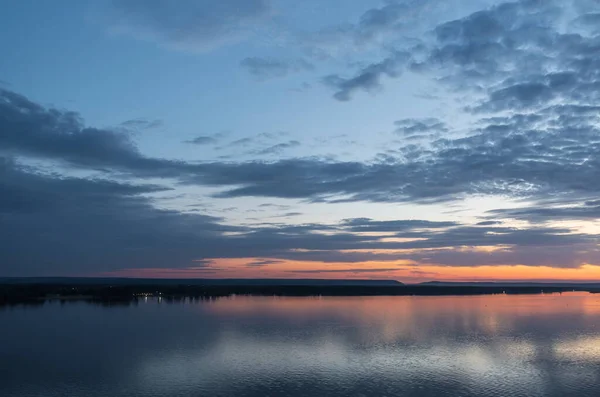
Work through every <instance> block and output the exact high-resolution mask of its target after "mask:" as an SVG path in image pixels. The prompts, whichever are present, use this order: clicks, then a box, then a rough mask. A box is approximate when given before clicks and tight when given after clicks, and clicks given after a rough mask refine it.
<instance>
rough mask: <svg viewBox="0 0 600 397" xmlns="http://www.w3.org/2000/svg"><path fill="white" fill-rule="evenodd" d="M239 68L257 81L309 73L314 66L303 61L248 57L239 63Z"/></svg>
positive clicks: (299, 59) (300, 59)
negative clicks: (291, 74) (296, 73)
mask: <svg viewBox="0 0 600 397" xmlns="http://www.w3.org/2000/svg"><path fill="white" fill-rule="evenodd" d="M240 66H241V67H242V68H244V69H246V71H248V73H250V74H251V75H252V76H254V78H256V79H257V80H259V81H264V80H269V79H274V78H279V77H285V76H287V75H288V74H290V73H295V72H303V71H311V70H314V68H315V66H314V65H313V64H311V63H310V62H308V61H306V60H305V59H302V58H298V59H295V60H290V61H283V60H278V59H270V58H259V57H250V58H245V59H243V60H242V61H241V62H240Z"/></svg>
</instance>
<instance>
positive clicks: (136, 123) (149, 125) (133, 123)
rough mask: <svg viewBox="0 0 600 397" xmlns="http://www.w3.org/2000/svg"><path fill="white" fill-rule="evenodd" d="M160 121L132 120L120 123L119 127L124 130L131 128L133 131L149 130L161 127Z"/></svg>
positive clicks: (161, 122)
mask: <svg viewBox="0 0 600 397" xmlns="http://www.w3.org/2000/svg"><path fill="white" fill-rule="evenodd" d="M162 125H163V121H162V120H146V119H132V120H127V121H124V122H122V123H121V126H123V127H125V128H131V129H134V130H138V129H140V130H150V129H153V128H158V127H162Z"/></svg>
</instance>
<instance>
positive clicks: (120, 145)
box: [0, 90, 600, 202]
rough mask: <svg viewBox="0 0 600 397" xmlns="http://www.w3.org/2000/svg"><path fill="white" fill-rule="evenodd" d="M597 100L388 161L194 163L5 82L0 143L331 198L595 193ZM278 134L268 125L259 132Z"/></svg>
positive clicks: (494, 124) (195, 180) (403, 151)
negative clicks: (148, 148) (149, 148)
mask: <svg viewBox="0 0 600 397" xmlns="http://www.w3.org/2000/svg"><path fill="white" fill-rule="evenodd" d="M596 110H597V106H593V105H582V104H561V105H552V106H548V107H545V108H542V109H540V110H539V111H538V112H537V113H536V114H535V115H532V114H528V113H514V114H512V115H510V116H494V117H490V118H486V119H481V122H480V123H479V126H478V127H477V128H476V129H475V130H474V131H473V132H472V135H469V136H466V137H462V138H451V137H450V136H449V137H448V138H441V139H438V140H436V141H434V142H432V143H431V144H430V145H429V146H428V147H427V148H423V147H420V146H414V145H409V146H405V147H402V148H399V149H398V151H397V154H395V155H394V156H393V157H392V158H390V157H389V156H387V157H385V161H375V162H365V163H363V162H334V161H331V160H322V159H318V158H302V159H298V158H292V159H286V160H279V161H270V162H269V161H251V162H242V163H235V162H230V163H228V162H205V163H196V164H191V163H185V162H182V161H174V160H165V159H158V158H150V157H146V156H144V155H143V154H141V153H140V152H139V151H138V149H137V147H136V146H135V144H134V142H133V141H132V140H131V138H130V137H129V135H127V134H124V133H122V132H119V131H111V130H103V129H95V128H90V127H86V126H85V125H84V124H83V122H82V121H81V120H80V118H79V116H78V115H77V114H76V113H73V112H68V111H59V110H56V109H46V108H44V107H41V106H40V105H37V104H35V103H33V102H31V101H29V100H27V99H26V98H24V97H22V96H20V95H18V94H15V93H13V92H10V91H6V90H2V91H0V151H1V152H4V153H12V154H18V155H24V156H32V157H39V158H46V159H51V160H57V161H61V162H64V163H66V164H69V165H71V166H73V167H79V168H91V169H100V170H105V171H106V172H107V173H110V172H120V173H129V174H132V175H135V176H139V177H165V178H173V179H175V180H178V181H180V182H182V183H188V184H200V185H209V186H216V187H221V188H224V189H225V190H224V191H222V192H221V193H218V194H217V196H219V197H243V196H257V197H280V198H301V199H309V200H313V201H332V202H335V201H339V200H340V198H339V197H340V196H344V199H343V200H346V201H374V202H404V201H417V202H435V201H448V200H456V199H459V198H461V197H464V196H465V195H468V194H503V195H508V196H512V197H521V198H531V199H538V198H545V197H550V196H554V197H558V196H561V195H562V196H570V197H571V198H572V199H575V198H577V197H585V198H586V199H587V198H588V197H589V196H590V195H594V194H598V193H600V192H599V189H600V186H598V184H597V183H596V180H597V175H598V172H599V171H600V162H599V161H598V159H597V156H596V154H597V153H598V151H599V150H600V131H599V130H598V125H599V124H598V122H597V120H598V114H597V112H596ZM279 135H280V134H268V136H266V135H265V137H264V139H265V140H266V139H267V138H268V139H275V138H276V137H278V136H279ZM259 141H260V142H262V138H260V139H259ZM255 142H257V141H256V137H249V138H242V139H240V140H238V141H235V142H232V143H231V144H233V145H241V146H244V145H253V144H254V143H255ZM265 142H266V141H265ZM288 143H289V142H288ZM284 144H285V143H284ZM292 145H295V144H294V143H292ZM268 148H271V149H269V150H275V149H277V148H278V146H277V145H276V146H275V147H272V145H271V146H268ZM279 148H281V147H279ZM252 150H253V151H254V150H262V149H252ZM289 181H294V183H289ZM391 182H393V183H391Z"/></svg>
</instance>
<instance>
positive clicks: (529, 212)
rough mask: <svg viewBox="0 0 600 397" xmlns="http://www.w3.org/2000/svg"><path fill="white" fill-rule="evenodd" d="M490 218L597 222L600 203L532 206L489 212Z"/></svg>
mask: <svg viewBox="0 0 600 397" xmlns="http://www.w3.org/2000/svg"><path fill="white" fill-rule="evenodd" d="M489 214H490V216H495V217H503V218H512V219H521V220H527V221H529V222H533V223H537V222H548V221H552V220H590V221H591V220H596V219H599V218H600V203H598V202H596V201H591V202H582V203H575V204H573V203H571V205H569V206H561V207H549V206H542V205H537V206H530V207H526V208H518V209H498V210H492V211H489Z"/></svg>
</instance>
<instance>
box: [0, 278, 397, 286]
mask: <svg viewBox="0 0 600 397" xmlns="http://www.w3.org/2000/svg"><path fill="white" fill-rule="evenodd" d="M0 284H81V285H106V284H109V285H158V284H160V285H207V286H210V285H215V286H217V285H218V286H261V285H264V286H272V285H273V286H372V287H383V286H401V285H404V284H403V283H401V282H399V281H396V280H327V279H279V278H265V279H246V278H222V279H206V278H204V279H198V278H194V279H172V278H112V277H4V278H2V277H0Z"/></svg>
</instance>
